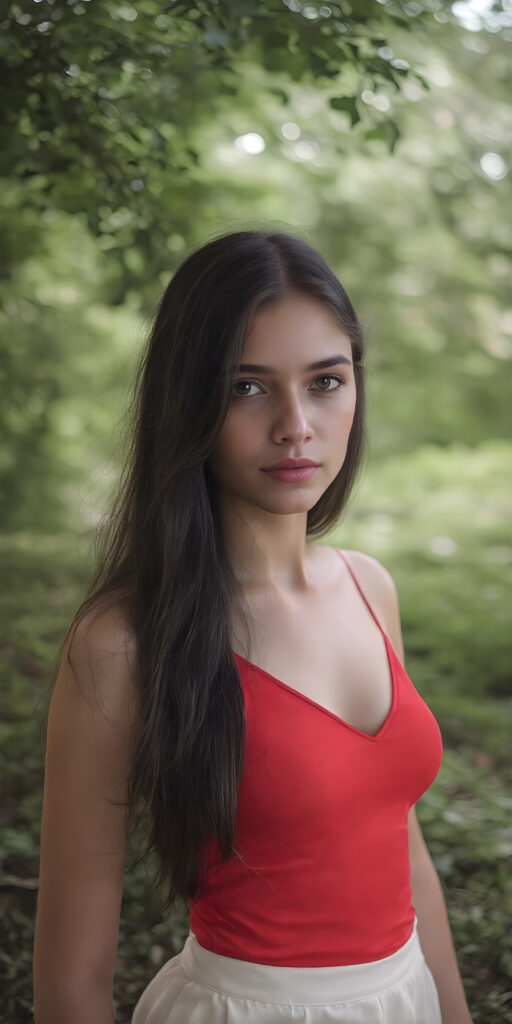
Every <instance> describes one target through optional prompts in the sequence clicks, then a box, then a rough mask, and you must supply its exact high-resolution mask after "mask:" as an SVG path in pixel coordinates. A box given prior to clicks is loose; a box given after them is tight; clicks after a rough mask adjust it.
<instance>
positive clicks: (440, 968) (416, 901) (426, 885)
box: [358, 552, 472, 1024]
mask: <svg viewBox="0 0 512 1024" xmlns="http://www.w3.org/2000/svg"><path fill="white" fill-rule="evenodd" d="M358 558H359V565H358V570H359V574H360V579H361V582H362V584H363V586H366V587H367V592H368V594H369V595H370V599H371V601H372V604H373V607H374V608H375V609H376V610H378V611H377V614H379V612H380V615H379V618H380V621H381V623H382V624H383V626H384V628H385V630H386V632H387V633H388V635H389V638H390V640H391V643H392V644H393V649H394V651H395V653H396V655H397V657H398V658H399V659H400V661H401V662H402V665H404V664H405V662H404V646H403V640H402V629H401V623H400V610H399V602H398V594H397V590H396V586H395V582H394V580H393V577H392V576H391V574H390V573H389V572H388V570H387V569H386V568H385V566H383V565H381V563H380V562H379V561H377V559H376V558H373V557H372V556H371V555H365V554H363V553H362V552H358ZM409 859H410V867H411V877H410V884H411V891H412V904H413V906H414V908H415V910H416V916H417V918H418V935H419V939H420V944H421V948H422V950H423V955H424V957H425V960H426V961H427V964H428V966H429V968H430V970H431V971H432V975H433V977H434V981H435V983H436V988H437V991H438V995H439V1004H440V1006H441V1014H442V1018H443V1024H472V1020H471V1015H470V1012H469V1008H468V1004H467V1002H466V995H465V992H464V986H463V984H462V978H461V976H460V972H459V967H458V964H457V956H456V952H455V948H454V945H453V940H452V935H451V929H450V924H449V920H448V914H447V910H446V903H445V899H444V894H443V890H442V886H441V882H440V879H439V876H438V874H437V871H436V868H435V865H434V863H433V861H432V858H431V857H430V854H429V852H428V848H427V845H426V843H425V840H424V838H423V835H422V832H421V828H420V825H419V822H418V820H417V818H416V812H415V809H414V807H412V808H411V810H410V812H409Z"/></svg>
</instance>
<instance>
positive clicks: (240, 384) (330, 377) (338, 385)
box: [234, 373, 346, 398]
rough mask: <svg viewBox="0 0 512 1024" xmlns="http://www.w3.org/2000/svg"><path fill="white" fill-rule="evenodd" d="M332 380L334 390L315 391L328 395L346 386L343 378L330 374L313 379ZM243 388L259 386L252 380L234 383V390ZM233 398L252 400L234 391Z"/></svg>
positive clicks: (322, 389) (250, 396)
mask: <svg viewBox="0 0 512 1024" xmlns="http://www.w3.org/2000/svg"><path fill="white" fill-rule="evenodd" d="M333 380H334V381H336V382H337V383H336V387H334V388H330V387H325V388H324V387H320V388H318V389H316V390H319V391H325V392H328V393H330V392H333V391H338V390H339V389H340V388H341V387H342V386H343V384H346V381H345V380H344V378H343V377H337V376H333V374H330V373H329V374H322V376H321V377H315V381H333ZM244 386H245V387H249V388H250V387H259V385H258V384H256V382H255V381H253V380H238V381H237V382H236V384H235V388H238V387H244ZM234 397H235V398H252V397H253V396H252V395H250V394H248V393H247V392H246V393H245V394H243V395H240V394H237V393H236V391H235V394H234Z"/></svg>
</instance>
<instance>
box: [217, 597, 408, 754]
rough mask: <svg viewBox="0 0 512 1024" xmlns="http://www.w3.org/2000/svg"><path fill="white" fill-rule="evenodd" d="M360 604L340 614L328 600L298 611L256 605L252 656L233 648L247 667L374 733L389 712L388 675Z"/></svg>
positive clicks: (379, 637)
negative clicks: (250, 666) (248, 665)
mask: <svg viewBox="0 0 512 1024" xmlns="http://www.w3.org/2000/svg"><path fill="white" fill-rule="evenodd" d="M361 605H362V607H358V606H357V604H356V603H355V602H354V604H353V605H352V604H351V605H350V606H349V607H348V608H347V609H346V612H345V615H343V612H342V611H341V609H340V608H339V607H333V602H332V601H331V602H325V603H323V604H317V605H315V606H313V605H312V604H310V605H309V606H307V607H305V608H303V609H302V610H301V609H298V608H297V607H295V608H282V607H276V605H275V604H274V606H273V607H272V608H271V607H269V606H268V605H267V606H266V607H261V606H258V605H257V604H256V605H254V606H253V607H252V608H251V632H252V637H253V648H252V657H249V652H248V651H247V649H245V650H244V647H243V646H242V644H241V642H240V641H238V643H235V644H234V649H235V650H236V652H237V653H238V654H239V655H241V656H242V657H243V658H244V659H245V660H246V661H247V662H248V664H250V665H252V667H253V669H254V668H256V669H258V670H259V671H260V673H262V674H264V675H265V676H266V677H272V679H274V681H275V682H276V683H281V684H284V685H285V686H287V687H289V688H290V689H293V690H295V691H297V692H298V693H300V694H302V695H303V696H306V697H308V698H309V699H310V700H312V701H315V702H316V703H317V704H320V705H321V706H322V707H323V708H325V709H326V710H328V711H330V712H331V714H333V715H336V716H337V717H338V718H339V719H341V720H343V721H344V722H345V723H347V724H348V725H350V726H352V727H353V728H355V729H358V730H360V731H362V732H364V733H366V734H368V735H370V736H375V735H376V734H377V733H378V732H379V730H380V729H381V728H382V726H383V724H384V722H385V721H386V719H387V717H388V715H389V713H390V710H391V706H392V700H393V673H392V665H391V660H390V656H389V653H388V649H387V644H386V641H385V638H384V635H383V633H382V632H381V631H380V629H379V627H378V625H377V623H376V621H375V619H374V618H373V617H372V616H371V614H370V613H369V612H368V609H367V608H366V606H365V605H364V603H363V602H361ZM242 635H243V634H242Z"/></svg>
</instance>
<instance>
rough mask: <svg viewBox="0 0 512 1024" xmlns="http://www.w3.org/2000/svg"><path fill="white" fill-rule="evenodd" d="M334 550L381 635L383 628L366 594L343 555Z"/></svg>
mask: <svg viewBox="0 0 512 1024" xmlns="http://www.w3.org/2000/svg"><path fill="white" fill-rule="evenodd" d="M334 550H335V551H337V552H338V554H339V556H340V558H341V559H342V560H343V561H344V562H345V565H346V567H347V569H348V571H349V573H350V575H351V576H352V579H353V580H354V583H355V585H356V587H357V589H358V591H359V593H360V594H361V597H362V598H363V601H364V602H365V604H366V606H367V607H368V608H369V610H370V612H371V613H372V615H373V618H374V619H375V622H376V623H377V625H378V627H379V629H380V631H381V633H384V630H383V628H382V626H381V624H380V622H379V619H378V618H377V615H376V614H375V612H374V610H373V608H372V606H371V604H370V602H369V600H368V598H367V596H366V594H365V593H364V590H363V589H362V587H361V585H360V584H359V582H358V580H357V576H356V574H355V572H354V570H353V569H351V567H350V565H349V562H348V560H347V559H346V558H345V555H344V554H343V553H342V552H341V551H340V549H339V548H334ZM384 635H385V633H384Z"/></svg>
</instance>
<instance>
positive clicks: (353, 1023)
mask: <svg viewBox="0 0 512 1024" xmlns="http://www.w3.org/2000/svg"><path fill="white" fill-rule="evenodd" d="M417 923H418V922H417V918H416V917H415V919H414V927H413V931H412V933H411V935H410V937H409V938H408V939H407V942H405V944H404V945H403V946H401V947H400V949H397V950H396V952H395V953H391V955H390V956H386V957H384V958H383V959H381V960H374V961H372V962H370V963H363V964H349V965H342V966H340V967H276V966H274V965H270V964H256V963H252V962H249V961H247V960H235V959H234V958H232V957H227V956H221V955H220V954H218V953H212V952H211V951H210V950H208V949H204V948H203V946H201V945H200V944H199V942H198V941H197V939H196V936H195V935H194V933H193V932H192V931H189V934H188V936H187V938H186V941H185V945H184V946H183V949H182V950H181V953H178V954H177V955H176V956H173V957H172V958H171V959H170V960H168V961H167V962H166V963H165V964H164V965H163V967H161V968H160V970H159V971H158V973H157V974H156V975H155V977H154V978H152V980H151V981H150V982H149V984H148V985H147V987H146V988H145V989H144V991H143V993H142V995H141V997H140V999H139V1001H138V1003H137V1005H136V1007H135V1010H134V1012H133V1016H132V1018H131V1024H286V1022H290V1021H296V1022H300V1024H334V1022H336V1024H442V1019H441V1008H440V1006H439V998H438V994H437V988H436V984H435V981H434V978H433V975H432V972H431V971H430V968H429V967H428V964H427V962H426V960H425V957H424V955H423V951H422V949H421V945H420V940H419V935H418V929H417Z"/></svg>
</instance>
